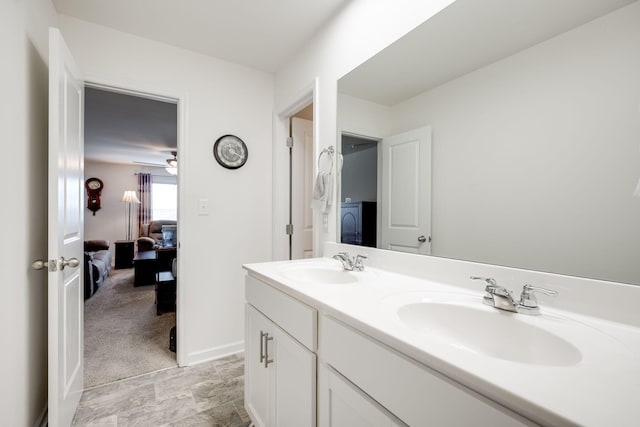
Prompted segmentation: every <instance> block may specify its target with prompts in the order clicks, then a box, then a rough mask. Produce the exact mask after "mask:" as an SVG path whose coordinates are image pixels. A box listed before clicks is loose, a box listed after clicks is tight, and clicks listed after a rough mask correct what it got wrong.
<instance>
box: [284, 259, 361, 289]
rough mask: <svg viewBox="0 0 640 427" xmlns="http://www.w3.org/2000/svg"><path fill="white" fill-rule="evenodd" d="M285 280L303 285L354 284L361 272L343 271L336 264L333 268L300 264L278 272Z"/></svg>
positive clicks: (330, 266) (322, 265)
mask: <svg viewBox="0 0 640 427" xmlns="http://www.w3.org/2000/svg"><path fill="white" fill-rule="evenodd" d="M279 273H280V275H281V276H282V277H284V278H285V279H289V280H293V281H296V282H303V283H317V284H323V283H324V284H347V283H356V282H357V281H358V280H359V279H358V274H362V272H353V271H345V270H344V269H343V268H342V267H341V266H340V264H338V263H337V262H336V265H335V266H332V265H324V264H312V263H308V264H307V263H301V264H297V265H290V266H287V267H285V268H283V269H281V270H280V271H279Z"/></svg>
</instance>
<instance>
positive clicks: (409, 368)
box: [320, 316, 535, 426]
mask: <svg viewBox="0 0 640 427" xmlns="http://www.w3.org/2000/svg"><path fill="white" fill-rule="evenodd" d="M320 341H321V342H320V348H322V355H323V357H324V362H325V363H327V364H329V365H331V366H332V367H333V368H335V369H336V370H337V371H338V372H340V373H341V374H342V375H344V376H345V377H346V378H348V379H349V380H350V381H351V382H353V383H354V384H355V385H357V386H358V387H359V388H361V389H362V390H363V391H364V392H365V393H367V394H368V395H370V396H371V397H372V398H373V399H374V400H376V401H377V402H378V403H380V404H381V405H382V406H384V407H385V408H387V409H388V410H389V411H390V412H391V413H393V414H394V415H395V416H397V417H398V418H400V419H401V420H402V421H403V422H405V423H407V424H409V425H410V426H420V425H447V426H470V425H473V426H523V425H529V426H531V425H535V424H533V423H531V422H529V421H528V420H526V419H524V418H522V417H520V416H519V415H517V414H515V413H513V412H511V411H509V410H508V409H506V408H504V407H502V406H501V405H498V404H497V403H495V402H493V401H491V400H489V399H487V398H485V397H483V396H481V395H480V394H478V393H475V392H473V391H472V390H470V389H468V388H466V387H464V386H462V385H460V384H458V383H456V382H454V381H451V380H450V379H448V378H446V377H444V376H443V375H441V374H439V373H437V372H436V371H434V370H432V369H429V368H428V367H426V366H424V365H421V364H418V363H417V362H415V361H413V360H411V359H409V358H407V357H405V356H403V355H401V354H399V353H397V352H396V351H394V350H392V349H391V348H389V347H387V346H385V345H384V344H382V343H380V342H378V341H374V340H373V339H371V338H369V337H367V336H366V335H364V334H362V333H361V332H359V331H356V330H355V329H353V328H351V327H349V326H347V325H345V324H344V323H342V322H340V321H338V320H335V319H333V318H331V317H327V316H323V317H322V325H321V336H320Z"/></svg>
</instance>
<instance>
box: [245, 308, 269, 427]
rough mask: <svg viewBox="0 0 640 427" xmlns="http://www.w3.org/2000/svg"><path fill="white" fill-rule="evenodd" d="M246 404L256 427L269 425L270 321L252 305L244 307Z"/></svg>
mask: <svg viewBox="0 0 640 427" xmlns="http://www.w3.org/2000/svg"><path fill="white" fill-rule="evenodd" d="M245 328H246V331H245V345H246V348H245V353H244V371H245V375H244V381H245V387H244V400H245V406H246V408H247V412H248V413H249V416H250V417H251V419H252V420H253V423H254V424H255V426H256V427H267V426H269V423H270V420H269V418H270V416H271V410H270V403H269V397H270V392H269V370H268V369H267V368H265V360H264V338H265V334H266V333H269V323H268V320H267V319H266V318H265V317H264V316H263V315H261V314H260V313H259V312H258V310H256V309H255V308H253V306H251V305H250V304H245Z"/></svg>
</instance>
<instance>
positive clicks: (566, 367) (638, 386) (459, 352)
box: [244, 258, 640, 426]
mask: <svg viewBox="0 0 640 427" xmlns="http://www.w3.org/2000/svg"><path fill="white" fill-rule="evenodd" d="M244 268H245V269H246V270H247V271H248V274H249V275H252V276H254V277H256V278H258V279H260V280H262V281H265V282H267V283H269V284H270V285H272V286H274V287H275V288H277V289H280V290H282V291H283V292H285V293H287V294H289V295H291V296H293V297H296V298H298V299H299V300H301V301H303V302H306V303H307V304H309V305H311V306H313V307H316V308H318V309H319V310H320V311H321V312H323V313H324V314H328V315H331V316H333V317H335V318H337V319H339V320H342V321H344V322H345V323H348V324H350V325H352V326H353V327H355V328H357V329H359V330H361V331H362V332H364V333H365V334H367V335H369V336H371V337H373V338H375V339H377V340H379V341H381V342H383V343H385V344H387V345H388V346H390V347H392V348H394V349H396V350H397V351H400V352H401V353H404V354H405V355H407V356H409V357H411V358H413V359H414V360H416V361H419V362H421V363H423V364H425V365H427V366H429V367H430V368H432V369H435V370H437V371H439V372H440V373H442V374H444V375H445V376H447V377H449V378H451V379H453V380H455V381H457V382H459V383H462V384H464V385H466V386H467V387H469V388H471V389H473V390H475V391H476V392H478V393H480V394H482V395H484V396H486V397H488V398H490V399H492V400H494V401H496V402H498V403H500V404H502V405H504V406H505V407H508V408H510V409H511V410H513V411H515V412H517V413H519V414H521V415H523V416H525V417H526V418H528V419H530V420H532V421H534V422H536V423H539V424H542V425H584V426H603V425H615V426H625V425H629V426H631V425H637V423H638V420H639V419H640V404H639V403H640V400H639V396H640V328H638V327H634V326H632V325H627V324H623V323H617V322H613V321H609V320H605V319H601V318H596V317H591V316H587V315H584V314H576V313H572V312H568V311H562V310H559V309H551V308H546V307H545V306H544V305H543V304H542V303H541V304H540V305H541V308H542V309H541V314H540V315H539V316H526V315H523V314H514V313H508V312H501V311H499V310H497V309H494V308H491V307H487V306H485V305H483V304H482V295H483V292H481V291H477V290H474V289H467V288H461V287H459V286H450V285H446V284H443V283H439V282H436V281H431V280H427V279H424V278H416V277H412V276H407V275H403V274H398V273H394V272H390V271H386V270H380V269H376V268H372V267H366V269H365V271H363V272H345V276H344V277H345V278H349V279H354V280H353V281H351V280H345V281H343V282H347V283H321V282H320V281H318V280H314V279H313V277H312V276H313V274H314V273H313V271H314V270H313V269H316V270H315V271H317V272H318V274H322V273H323V272H331V271H332V270H335V271H336V272H340V271H341V270H342V268H341V266H340V263H339V262H338V261H335V260H332V259H330V258H314V259H311V260H299V261H282V262H267V263H255V264H247V265H245V266H244ZM309 268H310V269H309ZM309 271H310V272H311V273H309ZM292 272H293V273H295V274H291V273H292ZM298 273H303V274H298ZM306 274H310V276H306ZM329 281H330V280H329ZM415 301H427V302H436V303H437V302H444V303H449V302H452V301H453V302H456V303H457V302H458V301H462V302H463V303H464V304H470V305H469V306H470V307H474V309H475V306H474V305H473V304H475V302H477V304H478V307H479V310H485V311H483V312H482V313H483V315H485V314H487V313H488V314H489V315H494V314H493V313H494V311H495V312H500V313H498V315H502V316H515V317H516V319H515V322H520V323H518V324H519V325H522V326H524V327H526V328H529V327H531V328H535V330H539V329H538V328H541V329H542V330H544V331H550V332H551V333H550V335H551V334H552V335H553V336H554V337H559V339H560V340H562V342H570V343H571V344H572V345H573V346H575V348H574V350H576V351H574V352H573V353H572V352H571V351H569V352H567V356H566V357H561V358H560V359H558V360H551V362H548V361H547V360H546V359H545V357H546V355H545V352H544V349H542V350H541V349H539V348H534V349H533V350H534V353H536V354H538V355H539V356H540V357H541V359H540V360H537V359H536V360H535V361H533V362H530V361H526V360H525V361H521V360H519V361H514V360H513V359H511V357H510V356H509V355H507V356H506V357H502V356H501V355H500V356H498V357H495V356H492V355H487V354H486V353H485V352H483V351H477V349H474V348H469V347H467V346H464V345H459V343H456V342H455V340H454V341H452V340H449V339H445V338H443V337H444V335H442V334H441V335H440V336H434V335H433V334H432V333H427V332H425V331H421V330H418V329H415V328H410V327H407V326H406V324H405V323H403V322H402V321H401V319H400V316H399V315H398V307H401V306H403V305H406V304H407V303H408V302H415ZM465 321H467V320H465V319H463V318H456V316H455V314H454V313H453V312H452V315H451V316H450V318H448V319H447V320H446V321H445V322H444V323H445V328H444V330H445V332H446V330H447V327H448V326H451V325H453V326H455V328H454V329H456V330H463V331H464V329H465V325H464V322H465ZM474 326H477V325H474ZM516 330H517V329H516ZM510 332H511V331H506V332H505V331H501V330H494V331H493V332H492V334H490V335H491V338H490V339H489V340H487V341H489V343H488V345H490V346H492V347H493V348H496V347H502V348H503V349H506V350H507V353H508V352H509V349H513V348H514V347H513V343H514V342H515V343H517V345H520V346H521V345H527V344H528V343H526V342H525V343H523V342H522V340H521V339H519V340H518V339H517V337H515V336H514V335H512V334H510ZM545 333H546V332H545ZM542 338H544V337H542ZM541 342H542V341H541ZM544 342H546V341H544ZM481 344H482V343H481ZM509 346H511V347H509ZM569 347H571V346H569ZM498 353H499V352H498ZM523 353H527V352H526V351H524V352H523ZM510 359H511V360H510Z"/></svg>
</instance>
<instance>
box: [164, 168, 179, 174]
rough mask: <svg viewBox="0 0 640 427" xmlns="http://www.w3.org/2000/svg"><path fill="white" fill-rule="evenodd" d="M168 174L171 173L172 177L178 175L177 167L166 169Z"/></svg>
mask: <svg viewBox="0 0 640 427" xmlns="http://www.w3.org/2000/svg"><path fill="white" fill-rule="evenodd" d="M164 169H165V170H166V171H167V172H169V173H170V174H171V175H178V168H177V167H172V166H167V167H166V168H164Z"/></svg>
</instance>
